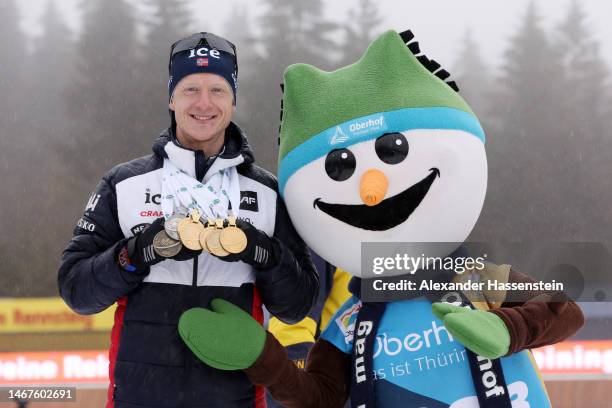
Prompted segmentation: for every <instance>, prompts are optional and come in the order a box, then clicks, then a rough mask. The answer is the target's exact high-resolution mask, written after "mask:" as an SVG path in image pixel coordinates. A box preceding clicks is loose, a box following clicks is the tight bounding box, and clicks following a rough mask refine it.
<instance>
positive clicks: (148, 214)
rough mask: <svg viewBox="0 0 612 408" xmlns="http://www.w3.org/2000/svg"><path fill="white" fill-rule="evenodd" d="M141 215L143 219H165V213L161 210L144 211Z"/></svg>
mask: <svg viewBox="0 0 612 408" xmlns="http://www.w3.org/2000/svg"><path fill="white" fill-rule="evenodd" d="M139 214H140V216H141V217H163V215H164V212H163V211H161V210H142V211H141V212H140V213H139Z"/></svg>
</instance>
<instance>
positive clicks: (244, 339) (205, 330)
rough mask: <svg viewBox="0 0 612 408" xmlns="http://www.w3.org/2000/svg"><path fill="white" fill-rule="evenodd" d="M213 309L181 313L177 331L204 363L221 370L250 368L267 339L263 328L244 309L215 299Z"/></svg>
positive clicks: (199, 309) (199, 308) (190, 310)
mask: <svg viewBox="0 0 612 408" xmlns="http://www.w3.org/2000/svg"><path fill="white" fill-rule="evenodd" d="M211 309H212V311H211V310H208V309H204V308H201V307H196V308H193V309H189V310H187V311H186V312H184V313H183V314H182V315H181V318H180V319H179V324H178V331H179V334H180V336H181V338H182V339H183V341H184V342H185V344H186V345H187V346H188V347H189V348H190V349H191V351H193V353H194V354H195V355H196V356H197V357H198V358H199V359H200V360H202V361H203V362H204V363H206V364H208V365H209V366H211V367H214V368H217V369H219V370H241V369H244V368H249V367H250V366H252V365H253V363H255V361H256V360H257V358H259V356H260V355H261V353H262V351H263V348H264V344H265V342H266V331H265V330H264V328H263V327H262V326H261V325H260V324H259V323H258V322H257V321H256V320H255V319H253V318H252V317H251V315H249V314H248V313H246V312H245V311H243V310H242V309H240V308H239V307H238V306H235V305H233V304H232V303H230V302H228V301H226V300H223V299H213V301H212V302H211Z"/></svg>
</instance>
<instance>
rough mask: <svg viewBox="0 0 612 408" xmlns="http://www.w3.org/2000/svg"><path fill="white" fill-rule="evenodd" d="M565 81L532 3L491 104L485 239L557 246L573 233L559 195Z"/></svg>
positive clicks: (508, 53)
mask: <svg viewBox="0 0 612 408" xmlns="http://www.w3.org/2000/svg"><path fill="white" fill-rule="evenodd" d="M563 76H564V74H563V70H562V64H561V58H560V56H559V55H558V53H556V52H555V50H554V48H553V47H552V45H551V42H550V39H549V37H548V35H547V34H546V32H545V31H544V29H543V28H542V27H541V23H540V18H539V16H538V12H537V9H536V6H535V3H534V2H531V3H529V5H528V7H527V11H526V13H525V17H524V19H523V22H522V25H521V26H520V27H519V29H518V32H517V33H516V34H515V35H514V36H513V37H512V38H511V41H510V46H509V48H508V49H507V51H506V53H505V61H504V66H503V68H502V75H501V78H500V80H499V83H500V88H499V90H498V92H497V93H496V95H495V96H494V97H493V98H491V102H490V103H491V106H492V107H493V110H492V115H494V119H495V122H494V123H495V125H496V126H495V127H493V128H490V129H488V133H489V137H488V138H487V152H488V157H489V183H488V186H489V187H488V193H487V201H486V203H485V208H484V210H483V214H482V216H481V222H480V225H479V232H480V233H481V234H484V237H485V238H490V239H499V238H500V237H504V238H506V239H512V240H523V239H550V237H551V236H555V234H561V233H563V228H564V227H563V228H562V226H567V225H568V220H567V219H565V220H564V219H562V215H561V214H562V213H561V212H560V211H559V200H560V199H561V197H560V194H559V191H558V190H559V189H562V188H564V186H563V185H562V183H563V182H564V181H563V180H561V179H560V177H559V174H560V173H559V171H560V168H561V167H563V166H564V165H565V163H563V162H562V160H561V155H560V151H561V148H560V146H563V143H564V142H565V138H564V137H563V129H562V127H561V125H560V123H559V120H558V119H559V114H560V112H562V111H563V108H562V107H561V104H562V103H563V98H564V97H565V90H563V89H560V87H559V83H562V82H563ZM555 183H557V184H555ZM487 234H488V236H487ZM495 234H497V236H495ZM480 236H481V237H482V236H483V235H480ZM556 236H559V235H556Z"/></svg>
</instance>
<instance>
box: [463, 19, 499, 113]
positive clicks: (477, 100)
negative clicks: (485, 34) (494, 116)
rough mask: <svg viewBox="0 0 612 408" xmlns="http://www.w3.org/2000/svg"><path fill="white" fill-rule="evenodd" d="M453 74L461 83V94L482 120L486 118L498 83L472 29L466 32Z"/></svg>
mask: <svg viewBox="0 0 612 408" xmlns="http://www.w3.org/2000/svg"><path fill="white" fill-rule="evenodd" d="M452 74H453V77H454V78H455V80H456V82H457V84H458V85H459V88H460V94H461V96H463V98H464V99H465V100H466V101H467V102H468V103H469V104H470V106H471V107H472V109H474V111H475V112H476V113H477V114H478V115H479V117H480V118H481V120H485V119H486V118H487V117H488V115H487V113H488V112H489V107H488V97H489V95H490V94H491V93H492V90H493V87H494V86H496V84H495V83H494V81H493V78H492V75H491V68H490V66H488V65H487V63H486V62H485V61H484V59H483V58H482V55H481V53H480V48H479V46H478V44H477V43H476V41H475V40H474V38H473V36H472V33H471V31H470V30H467V31H466V32H465V36H464V38H463V42H462V47H461V49H460V51H459V55H458V56H457V59H456V62H455V66H454V68H453V70H452Z"/></svg>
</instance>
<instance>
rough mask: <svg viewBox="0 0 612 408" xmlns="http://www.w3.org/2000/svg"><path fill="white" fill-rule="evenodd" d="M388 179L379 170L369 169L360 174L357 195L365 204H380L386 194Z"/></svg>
mask: <svg viewBox="0 0 612 408" xmlns="http://www.w3.org/2000/svg"><path fill="white" fill-rule="evenodd" d="M388 187H389V180H387V176H385V173H383V172H382V171H380V170H376V169H370V170H367V171H366V172H365V173H363V175H362V176H361V183H360V185H359V196H360V197H361V201H363V203H364V204H365V205H369V206H373V205H377V204H380V202H381V201H382V200H383V199H384V198H385V194H387V188H388Z"/></svg>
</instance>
